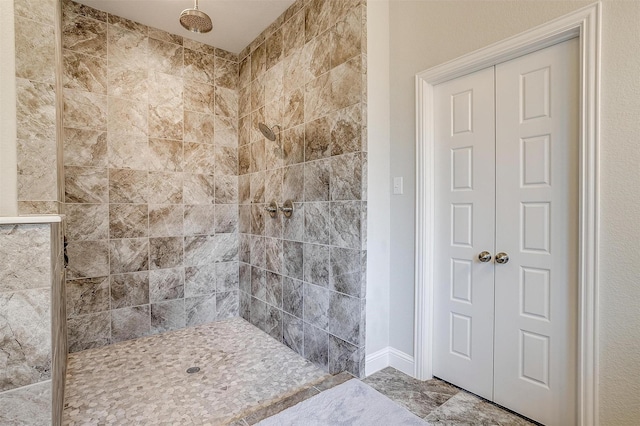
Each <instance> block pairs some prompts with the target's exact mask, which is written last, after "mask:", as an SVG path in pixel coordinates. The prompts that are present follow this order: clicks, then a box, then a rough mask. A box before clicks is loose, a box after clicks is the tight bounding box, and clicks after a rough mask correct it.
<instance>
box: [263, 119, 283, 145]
mask: <svg viewBox="0 0 640 426" xmlns="http://www.w3.org/2000/svg"><path fill="white" fill-rule="evenodd" d="M276 127H277V128H278V130H280V126H278V125H277V124H276V125H275V126H273V127H271V128H269V126H267V125H266V124H264V123H258V128H259V129H260V132H262V134H263V135H264V137H265V138H267V139H269V140H270V141H275V140H276V134H275V133H274V131H273V129H275V128H276Z"/></svg>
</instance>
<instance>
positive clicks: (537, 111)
mask: <svg viewBox="0 0 640 426" xmlns="http://www.w3.org/2000/svg"><path fill="white" fill-rule="evenodd" d="M577 76H578V42H577V40H575V39H574V40H570V41H567V42H564V43H561V44H558V45H555V46H552V47H549V48H547V49H544V50H541V51H538V52H534V53H532V54H530V55H527V56H524V57H521V58H518V59H515V60H512V61H509V62H506V63H503V64H500V65H498V66H496V152H497V160H496V194H497V195H496V251H498V252H500V251H503V252H506V253H508V254H509V257H510V259H509V262H508V263H506V264H502V265H498V264H497V265H496V267H495V292H496V293H495V295H496V298H495V304H496V306H495V307H496V321H495V365H496V366H500V368H496V369H495V379H494V401H495V402H496V403H498V404H501V405H504V406H506V407H508V408H510V409H512V410H514V411H517V412H519V413H521V414H523V415H525V416H527V417H530V418H532V419H534V420H536V421H539V422H541V423H544V424H546V425H569V424H574V423H575V410H576V401H575V395H576V393H575V380H576V365H575V359H576V336H577V330H576V317H577V315H576V309H577V298H578V296H577V276H576V272H575V271H576V270H577V245H578V243H577V232H578V220H577V218H578V214H577V212H578V209H577V207H578V205H577V199H578V197H577V194H578V184H577V178H578V132H577V129H578V108H577V107H578V78H577ZM541 407H544V409H541Z"/></svg>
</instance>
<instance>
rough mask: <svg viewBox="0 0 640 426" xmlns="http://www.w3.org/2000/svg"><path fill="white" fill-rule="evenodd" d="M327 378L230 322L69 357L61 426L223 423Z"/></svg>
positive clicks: (268, 340) (269, 340) (256, 332)
mask: <svg viewBox="0 0 640 426" xmlns="http://www.w3.org/2000/svg"><path fill="white" fill-rule="evenodd" d="M192 366H197V367H200V371H199V372H197V373H194V374H187V373H186V370H187V369H188V368H189V367H192ZM328 377H330V376H329V375H328V374H327V373H326V372H324V371H322V370H321V369H320V368H318V367H316V366H315V365H313V364H312V363H311V362H309V361H306V360H304V359H303V358H302V357H300V356H299V355H298V354H296V353H295V352H293V351H292V350H290V349H289V348H287V347H286V346H284V345H282V344H281V343H279V342H278V341H276V340H274V339H272V338H271V337H269V336H268V335H267V334H265V333H263V332H262V331H260V330H259V329H257V328H256V327H254V326H252V325H251V324H249V323H248V322H246V321H244V320H243V319H241V318H233V319H230V320H225V321H221V322H216V323H213V324H206V325H202V326H198V327H194V328H189V329H184V330H179V331H175V332H170V333H165V334H161V335H156V336H151V337H146V338H142V339H137V340H131V341H126V342H121V343H117V344H114V345H110V346H106V347H103V348H98V349H90V350H87V351H83V352H78V353H74V354H71V355H70V356H69V364H68V372H67V389H66V398H65V408H64V424H66V425H86V424H100V425H110V424H118V425H133V424H136V425H161V424H172V425H177V424H179V425H189V424H212V425H217V424H225V423H229V422H232V421H234V420H236V419H238V418H243V417H246V415H247V414H248V413H249V412H250V411H251V410H255V409H256V408H259V407H261V406H268V405H270V404H271V403H272V402H274V401H276V400H279V399H281V398H283V397H286V396H288V395H291V394H294V393H296V391H297V390H299V389H301V388H304V387H309V386H312V385H314V384H316V383H318V382H320V381H322V380H323V379H325V378H328Z"/></svg>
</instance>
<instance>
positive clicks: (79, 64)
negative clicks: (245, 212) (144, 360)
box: [63, 0, 238, 352]
mask: <svg viewBox="0 0 640 426" xmlns="http://www.w3.org/2000/svg"><path fill="white" fill-rule="evenodd" d="M63 12H64V13H63V15H64V16H63V48H64V50H63V60H64V79H63V83H64V135H65V136H64V172H65V190H66V194H65V198H66V200H65V201H66V213H67V215H68V226H67V238H68V240H69V245H68V252H69V260H70V263H69V267H68V270H67V314H68V329H69V344H70V350H71V351H72V352H73V351H78V350H83V349H87V348H92V347H97V346H103V345H106V344H109V343H113V342H118V341H121V340H126V339H131V338H136V337H140V336H145V335H148V334H154V333H159V332H163V331H168V330H174V329H178V328H182V327H185V326H190V325H196V324H201V323H205V322H211V321H215V320H217V319H222V318H227V317H231V316H237V315H238V264H237V257H238V254H237V253H238V235H237V218H238V207H237V203H238V193H237V182H238V177H237V146H238V136H237V110H238V95H237V82H238V64H237V58H236V56H235V55H233V54H231V53H229V52H226V51H223V50H220V49H217V48H214V47H211V46H207V45H204V44H201V43H198V42H194V41H192V40H190V39H186V38H184V39H183V38H182V37H181V36H178V35H174V34H169V33H166V32H164V31H160V30H157V29H154V28H149V27H147V26H145V25H142V24H139V23H136V22H132V21H128V20H126V19H123V18H120V17H118V16H115V15H111V14H107V13H105V12H101V11H98V10H95V9H92V8H89V7H87V6H82V5H80V4H77V3H74V2H71V1H69V0H65V1H64V3H63Z"/></svg>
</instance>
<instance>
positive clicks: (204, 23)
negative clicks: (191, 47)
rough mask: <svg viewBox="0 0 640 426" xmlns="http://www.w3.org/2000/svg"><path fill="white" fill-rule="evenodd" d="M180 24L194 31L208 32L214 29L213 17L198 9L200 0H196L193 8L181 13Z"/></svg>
mask: <svg viewBox="0 0 640 426" xmlns="http://www.w3.org/2000/svg"><path fill="white" fill-rule="evenodd" d="M180 24H181V25H182V26H183V27H185V28H186V29H188V30H189V31H191V32H194V33H208V32H209V31H211V30H212V29H213V24H212V23H211V18H209V15H207V14H206V13H204V12H202V11H200V10H199V9H198V0H195V4H194V7H193V9H185V10H183V11H182V13H181V14H180Z"/></svg>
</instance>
